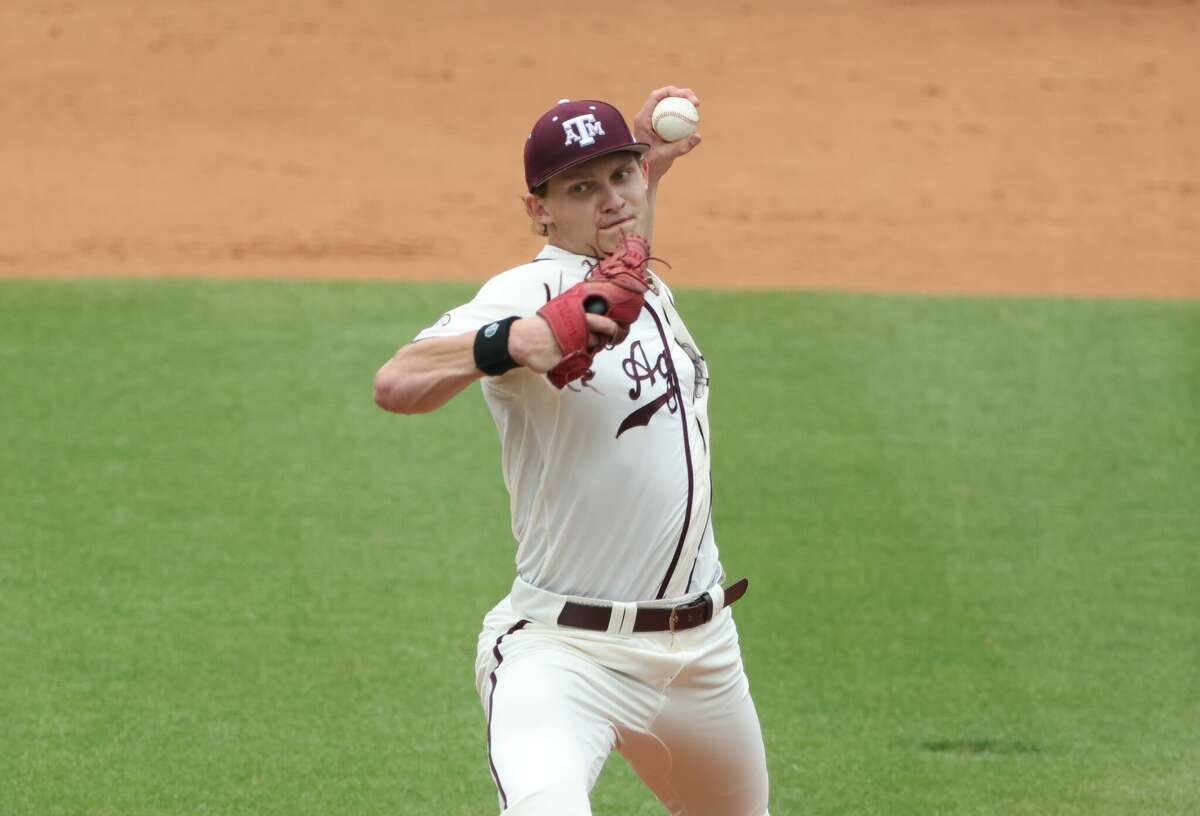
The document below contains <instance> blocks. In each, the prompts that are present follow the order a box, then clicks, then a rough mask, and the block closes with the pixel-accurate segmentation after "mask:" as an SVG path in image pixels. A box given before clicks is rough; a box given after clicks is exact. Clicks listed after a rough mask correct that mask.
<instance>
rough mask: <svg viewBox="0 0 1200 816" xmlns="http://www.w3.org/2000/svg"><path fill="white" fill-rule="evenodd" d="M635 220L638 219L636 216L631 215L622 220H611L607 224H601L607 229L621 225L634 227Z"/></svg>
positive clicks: (601, 226) (603, 228)
mask: <svg viewBox="0 0 1200 816" xmlns="http://www.w3.org/2000/svg"><path fill="white" fill-rule="evenodd" d="M635 220H636V219H635V218H634V216H632V215H631V216H629V217H628V218H622V219H621V220H620V221H610V222H608V223H607V224H601V225H600V229H602V230H606V229H612V228H614V227H620V226H626V227H632V226H633V222H634V221H635Z"/></svg>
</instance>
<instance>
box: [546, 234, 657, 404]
mask: <svg viewBox="0 0 1200 816" xmlns="http://www.w3.org/2000/svg"><path fill="white" fill-rule="evenodd" d="M649 259H650V247H649V245H648V244H647V243H646V239H645V238H643V237H642V236H640V235H626V236H624V237H623V238H622V239H621V242H620V243H619V244H617V246H616V248H615V249H614V250H613V251H612V254H610V255H609V256H608V257H606V258H605V259H604V260H602V261H600V263H598V264H596V267H595V268H594V269H592V271H591V272H589V273H588V275H587V277H586V278H584V280H583V281H582V282H581V283H577V284H575V285H574V286H572V287H571V288H570V289H568V290H567V291H565V292H563V293H562V294H560V295H559V296H558V297H556V298H554V299H553V300H551V301H550V302H549V303H547V304H546V305H545V306H543V307H542V308H540V309H538V314H540V315H541V316H542V317H544V318H545V319H546V322H547V323H549V324H550V330H551V331H553V332H554V339H555V340H557V341H558V347H559V348H560V349H562V353H563V358H562V360H560V361H559V363H558V365H556V366H555V367H554V368H552V369H550V370H549V371H547V372H546V376H547V377H549V378H550V382H551V383H552V384H553V385H554V387H555V388H562V387H563V386H564V385H566V384H567V383H569V382H573V381H575V380H578V379H581V378H582V379H583V381H584V382H585V383H586V382H587V381H588V380H590V379H591V378H592V375H593V372H592V370H591V366H592V357H594V356H595V354H596V352H598V351H600V349H589V348H588V329H587V319H586V318H585V317H584V314H585V312H591V313H592V314H602V315H605V316H607V317H608V318H609V319H611V320H613V321H614V322H616V324H617V325H618V326H620V327H621V329H622V334H621V335H620V338H619V339H618V340H617V342H620V339H624V333H625V332H627V331H628V330H629V326H630V324H632V323H633V322H634V321H635V320H637V318H638V314H640V313H641V311H642V304H643V303H644V302H645V299H646V290H647V289H649V288H650V280H649V277H648V276H647V274H646V261H648V260H649Z"/></svg>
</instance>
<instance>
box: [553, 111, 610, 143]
mask: <svg viewBox="0 0 1200 816" xmlns="http://www.w3.org/2000/svg"><path fill="white" fill-rule="evenodd" d="M562 126H563V130H564V131H566V134H567V140H566V141H565V142H563V147H570V146H571V145H573V144H578V145H579V146H580V147H587V146H588V145H592V144H595V143H596V137H597V136H603V135H605V134H604V128H603V127H601V126H600V123H599V122H598V121H596V115H595V114H592V113H585V114H583V115H582V116H576V117H574V118H573V119H567V120H565V121H564V122H563V123H562Z"/></svg>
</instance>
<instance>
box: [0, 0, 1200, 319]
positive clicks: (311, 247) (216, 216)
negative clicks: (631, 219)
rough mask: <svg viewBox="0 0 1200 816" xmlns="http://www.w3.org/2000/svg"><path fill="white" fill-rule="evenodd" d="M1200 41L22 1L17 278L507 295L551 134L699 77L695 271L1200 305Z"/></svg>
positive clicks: (755, 21) (1056, 17) (367, 8)
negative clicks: (542, 117) (238, 280)
mask: <svg viewBox="0 0 1200 816" xmlns="http://www.w3.org/2000/svg"><path fill="white" fill-rule="evenodd" d="M797 9H802V10H797ZM464 10H465V12H464ZM1197 42H1200V5H1198V4H1197V3H1196V2H1174V3H1167V2H1101V0H1091V1H1090V2H1088V1H1085V0H1080V1H1079V2H1067V1H1066V0H1064V2H1057V3H1054V2H1049V1H1048V0H1047V2H1034V1H1033V0H1012V1H1010V2H972V1H970V0H963V2H950V0H945V2H890V3H885V2H862V1H861V0H859V2H854V1H853V0H848V1H847V2H836V3H835V2H805V3H794V4H793V3H784V2H778V3H755V2H743V3H738V2H715V1H714V0H694V1H693V2H688V3H683V2H660V3H638V4H634V3H620V2H618V3H604V4H594V5H590V6H581V5H580V4H575V3H571V4H546V3H539V4H534V3H524V2H520V3H518V2H510V3H485V2H481V1H479V0H475V1H474V2H468V3H465V4H447V7H446V8H442V7H439V6H437V4H428V3H415V2H411V3H410V2H385V1H384V0H376V1H375V2H370V0H324V1H323V2H321V1H319V0H294V2H282V1H279V2H274V1H272V2H266V1H264V2H254V3H249V2H246V1H245V0H218V1H215V2H192V1H191V0H174V1H173V2H172V1H170V0H158V1H157V2H151V1H150V0H146V2H138V1H137V0H94V2H85V0H53V1H50V2H27V1H22V2H16V3H7V4H5V6H4V9H3V10H0V117H2V118H3V121H4V123H5V124H4V129H3V133H2V135H0V187H2V188H3V189H4V190H5V191H6V193H7V194H6V195H5V196H4V197H3V200H2V203H0V208H2V209H0V275H8V276H41V275H49V276H75V275H107V274H116V275H166V276H175V275H213V276H225V277H228V276H242V275H251V276H270V275H282V276H291V277H322V278H324V277H338V278H341V277H354V278H394V279H455V280H482V279H484V278H486V277H488V276H490V275H492V274H494V273H495V272H498V271H500V270H501V269H503V268H505V267H506V266H510V265H513V264H515V263H519V262H521V261H523V260H524V259H526V258H528V257H530V256H531V255H532V254H533V253H534V252H535V251H536V249H537V247H538V246H539V240H538V239H537V238H536V237H535V236H534V235H533V234H532V233H531V231H530V230H529V227H528V224H527V222H526V221H525V219H524V216H523V213H522V210H521V207H520V203H519V198H518V196H519V194H520V193H521V192H522V185H521V180H522V175H521V159H520V156H521V148H522V143H523V141H524V138H525V136H526V134H527V132H528V128H529V125H530V124H531V123H532V121H533V120H534V119H535V118H536V117H537V115H538V114H540V113H541V112H542V111H543V110H544V109H545V108H547V107H548V106H549V105H550V104H552V103H553V102H554V101H555V100H556V99H558V98H560V97H587V96H595V97H599V98H603V99H607V100H609V101H612V102H614V103H616V104H617V105H618V106H620V107H622V109H623V110H625V111H626V113H627V115H632V113H633V112H634V111H635V110H636V109H637V107H638V106H639V105H640V104H641V102H642V100H643V99H644V98H645V94H646V92H647V91H648V90H649V89H650V88H652V87H655V86H657V85H661V84H668V83H675V84H681V85H688V86H690V87H692V88H695V89H696V90H697V92H698V93H699V94H700V96H701V98H702V100H703V106H702V109H701V111H702V114H703V117H704V121H703V124H702V126H701V132H702V133H703V135H704V137H705V143H704V144H703V145H702V146H701V147H700V149H699V150H697V152H696V153H695V154H694V155H693V156H691V157H689V158H688V159H686V160H685V161H684V162H681V163H680V164H679V165H678V166H677V168H676V169H675V170H674V171H673V173H672V176H670V177H668V179H667V181H666V182H665V183H664V188H663V192H662V194H661V197H660V217H659V226H658V231H657V235H656V245H655V251H656V254H659V255H661V256H663V257H665V258H667V259H668V260H669V261H670V262H671V263H672V265H673V272H672V273H671V275H670V277H671V280H672V281H673V282H675V283H676V284H677V285H700V286H738V287H751V288H757V287H772V288H792V287H820V288H836V289H856V290H857V289H871V290H886V291H913V290H915V291H957V292H990V293H1050V294H1100V295H1113V296H1124V295H1154V296H1168V297H1177V296H1183V297H1197V296H1200V229H1198V228H1200V48H1197V46H1196V44H1197Z"/></svg>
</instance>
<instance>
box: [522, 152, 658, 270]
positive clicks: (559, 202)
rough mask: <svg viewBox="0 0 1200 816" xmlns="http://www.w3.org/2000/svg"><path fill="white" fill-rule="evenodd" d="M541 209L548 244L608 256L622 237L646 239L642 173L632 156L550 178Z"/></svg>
mask: <svg viewBox="0 0 1200 816" xmlns="http://www.w3.org/2000/svg"><path fill="white" fill-rule="evenodd" d="M539 203H540V211H541V213H542V218H541V221H542V223H544V224H545V225H546V227H547V229H548V232H549V237H550V243H552V244H554V245H555V246H559V247H562V248H563V249H566V250H569V251H571V252H577V253H579V254H581V255H596V254H598V253H599V254H607V253H609V252H611V251H612V250H613V248H614V247H615V246H616V245H617V242H619V241H620V240H621V236H622V235H623V234H624V233H629V232H636V233H639V234H642V235H645V233H646V223H645V221H646V215H647V208H646V174H645V167H644V166H643V163H642V161H641V160H640V157H639V156H638V155H637V154H636V153H610V154H608V155H607V156H598V157H596V158H594V159H592V160H591V161H588V162H584V163H583V164H581V165H579V166H578V167H572V168H570V169H569V170H564V171H563V172H561V173H559V174H558V175H557V176H554V177H553V178H551V179H550V182H549V185H548V186H547V188H546V196H545V198H542V199H539ZM534 209H535V210H536V209H538V207H537V206H535V207H534ZM535 217H537V216H536V214H535Z"/></svg>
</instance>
